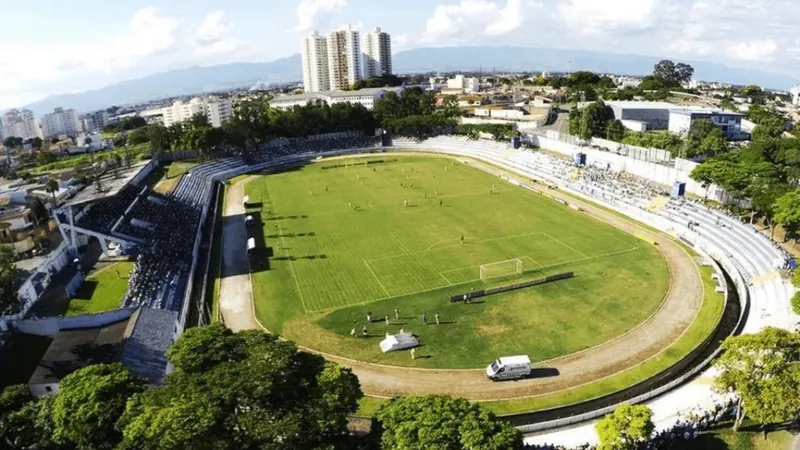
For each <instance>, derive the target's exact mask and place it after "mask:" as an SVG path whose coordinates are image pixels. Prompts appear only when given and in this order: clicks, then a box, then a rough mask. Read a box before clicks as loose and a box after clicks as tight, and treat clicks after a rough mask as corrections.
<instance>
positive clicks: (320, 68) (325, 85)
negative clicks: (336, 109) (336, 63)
mask: <svg viewBox="0 0 800 450" xmlns="http://www.w3.org/2000/svg"><path fill="white" fill-rule="evenodd" d="M300 53H301V56H302V59H303V89H304V90H305V91H306V92H319V91H327V90H329V89H330V88H331V87H330V77H329V75H328V42H327V39H325V37H323V36H320V35H319V32H317V31H315V32H313V33H312V34H311V35H310V36H308V37H306V38H304V39H303V41H302V43H301V52H300Z"/></svg>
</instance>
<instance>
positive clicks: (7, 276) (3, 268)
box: [0, 247, 19, 316]
mask: <svg viewBox="0 0 800 450" xmlns="http://www.w3.org/2000/svg"><path fill="white" fill-rule="evenodd" d="M18 273H19V270H18V269H17V266H15V265H14V251H13V250H12V249H10V248H8V247H0V316H5V315H10V314H16V313H17V312H18V311H19V294H18V293H17V289H18V288H19V286H18V283H17V275H18Z"/></svg>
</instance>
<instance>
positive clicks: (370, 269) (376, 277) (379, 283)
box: [362, 261, 389, 297]
mask: <svg viewBox="0 0 800 450" xmlns="http://www.w3.org/2000/svg"><path fill="white" fill-rule="evenodd" d="M362 262H363V263H364V265H365V266H367V269H369V273H371V274H372V277H373V278H375V281H377V282H378V285H380V287H381V289H383V293H384V294H386V296H387V297H389V291H387V290H386V287H384V286H383V283H381V280H379V279H378V276H377V275H375V271H374V270H372V267H371V266H370V265H369V262H368V261H362Z"/></svg>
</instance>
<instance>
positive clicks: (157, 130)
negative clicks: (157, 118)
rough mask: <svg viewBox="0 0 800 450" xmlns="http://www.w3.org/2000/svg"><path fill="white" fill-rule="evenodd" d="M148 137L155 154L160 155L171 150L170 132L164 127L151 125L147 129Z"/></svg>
mask: <svg viewBox="0 0 800 450" xmlns="http://www.w3.org/2000/svg"><path fill="white" fill-rule="evenodd" d="M147 137H148V139H149V140H150V147H151V148H152V150H153V152H155V153H160V152H165V151H169V150H170V149H171V143H170V135H169V131H168V130H167V128H166V127H165V126H164V125H151V126H149V127H147Z"/></svg>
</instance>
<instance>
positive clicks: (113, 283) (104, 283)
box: [66, 262, 134, 316]
mask: <svg viewBox="0 0 800 450" xmlns="http://www.w3.org/2000/svg"><path fill="white" fill-rule="evenodd" d="M133 265H134V263H133V262H119V263H116V264H113V265H111V266H108V267H105V268H103V269H101V270H98V271H97V272H94V273H92V274H90V275H89V276H88V277H86V280H85V281H84V283H83V286H82V287H81V288H80V290H79V291H78V294H77V295H75V297H74V298H73V299H72V300H70V302H69V309H68V310H67V314H66V315H67V316H75V315H78V314H91V313H98V312H103V311H110V310H112V309H117V308H119V307H120V304H121V303H122V297H124V296H125V292H126V291H127V290H128V274H129V273H130V271H131V270H133ZM117 271H119V273H120V274H121V275H122V277H121V278H120V277H119V276H117Z"/></svg>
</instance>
